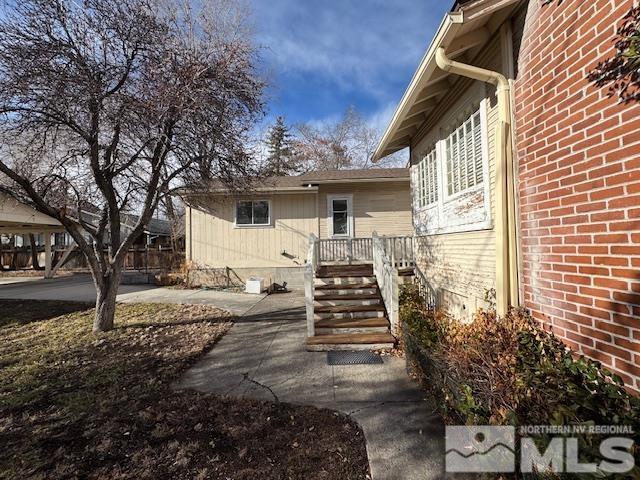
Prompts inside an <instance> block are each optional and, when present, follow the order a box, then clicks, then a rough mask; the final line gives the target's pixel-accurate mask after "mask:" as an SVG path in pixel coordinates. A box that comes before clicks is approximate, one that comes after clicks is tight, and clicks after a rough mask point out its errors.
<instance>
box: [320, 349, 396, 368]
mask: <svg viewBox="0 0 640 480" xmlns="http://www.w3.org/2000/svg"><path fill="white" fill-rule="evenodd" d="M380 363H384V362H383V361H382V357H381V356H380V355H376V354H375V353H373V352H367V351H362V352H349V351H335V352H327V365H376V364H380Z"/></svg>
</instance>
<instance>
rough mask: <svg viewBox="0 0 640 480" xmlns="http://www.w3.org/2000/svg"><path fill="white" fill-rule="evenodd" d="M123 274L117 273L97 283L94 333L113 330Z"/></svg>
mask: <svg viewBox="0 0 640 480" xmlns="http://www.w3.org/2000/svg"><path fill="white" fill-rule="evenodd" d="M120 276H121V272H120V271H119V270H118V271H115V272H112V273H111V274H110V275H107V276H104V277H102V279H101V281H100V282H96V293H97V295H96V316H95V318H94V319H93V331H94V333H95V332H106V331H107V330H111V329H113V321H114V317H115V313H116V295H118V287H119V286H120Z"/></svg>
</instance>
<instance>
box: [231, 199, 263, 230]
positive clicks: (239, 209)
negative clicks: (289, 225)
mask: <svg viewBox="0 0 640 480" xmlns="http://www.w3.org/2000/svg"><path fill="white" fill-rule="evenodd" d="M270 206H271V205H270V203H269V201H268V200H240V201H239V202H238V203H237V204H236V225H269V224H270V221H271V216H270Z"/></svg>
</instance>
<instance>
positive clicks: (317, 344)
mask: <svg viewBox="0 0 640 480" xmlns="http://www.w3.org/2000/svg"><path fill="white" fill-rule="evenodd" d="M395 342H396V339H395V338H394V337H393V335H391V334H390V333H347V334H325V335H314V336H313V337H309V338H307V350H310V351H328V350H378V349H381V348H392V347H393V345H394V344H395Z"/></svg>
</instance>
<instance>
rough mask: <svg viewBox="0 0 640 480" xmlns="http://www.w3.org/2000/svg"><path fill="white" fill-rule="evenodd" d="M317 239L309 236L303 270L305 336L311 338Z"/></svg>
mask: <svg viewBox="0 0 640 480" xmlns="http://www.w3.org/2000/svg"><path fill="white" fill-rule="evenodd" d="M317 254H318V238H317V237H316V236H315V235H314V234H313V233H312V234H311V235H309V253H308V255H307V264H306V265H305V268H304V299H305V309H306V315H307V336H308V337H313V336H315V334H316V325H315V321H314V318H313V317H314V311H313V301H314V298H313V296H314V285H313V282H314V278H315V271H316V268H317V266H318V255H317Z"/></svg>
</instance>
